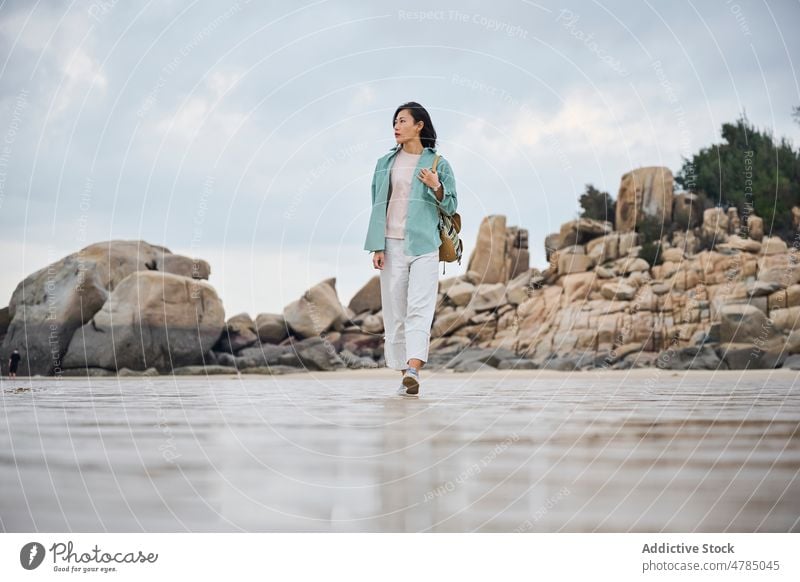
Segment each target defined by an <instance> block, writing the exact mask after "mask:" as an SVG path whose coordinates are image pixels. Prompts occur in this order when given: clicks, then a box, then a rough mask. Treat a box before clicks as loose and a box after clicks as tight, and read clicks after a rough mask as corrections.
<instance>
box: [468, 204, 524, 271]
mask: <svg viewBox="0 0 800 582" xmlns="http://www.w3.org/2000/svg"><path fill="white" fill-rule="evenodd" d="M529 260H530V258H529V254H528V231H527V230H524V229H520V228H518V227H514V226H512V227H506V217H505V216H502V215H491V216H487V217H485V218H484V219H483V220H482V221H481V224H480V227H479V228H478V239H477V241H476V242H475V249H474V250H473V252H472V254H471V255H470V258H469V262H468V263H467V270H468V271H470V272H472V273H473V277H477V278H478V280H479V281H480V282H482V283H506V282H508V281H509V280H510V279H513V278H514V277H516V276H517V275H519V274H520V273H523V272H525V271H527V270H528V265H529Z"/></svg>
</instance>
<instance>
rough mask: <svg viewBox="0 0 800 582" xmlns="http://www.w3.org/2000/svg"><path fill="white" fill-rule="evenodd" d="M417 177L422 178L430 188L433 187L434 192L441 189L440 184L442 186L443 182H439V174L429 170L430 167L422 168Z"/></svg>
mask: <svg viewBox="0 0 800 582" xmlns="http://www.w3.org/2000/svg"><path fill="white" fill-rule="evenodd" d="M417 178H419V179H420V180H422V183H423V184H425V185H426V186H427V187H428V188H431V189H432V190H433V191H434V192H436V191H437V190H438V189H439V186H441V182H439V174H438V173H437V172H433V171H431V170H429V169H428V168H422V169H421V170H420V171H419V174H418V175H417Z"/></svg>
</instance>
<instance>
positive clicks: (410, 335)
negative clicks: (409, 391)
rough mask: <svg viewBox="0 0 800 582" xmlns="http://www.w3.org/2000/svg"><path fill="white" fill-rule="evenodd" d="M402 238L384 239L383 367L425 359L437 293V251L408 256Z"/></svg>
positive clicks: (397, 367)
mask: <svg viewBox="0 0 800 582" xmlns="http://www.w3.org/2000/svg"><path fill="white" fill-rule="evenodd" d="M404 245H405V239H401V238H386V245H385V248H384V265H383V270H382V271H381V275H380V276H381V302H382V304H383V328H384V332H385V334H384V344H383V352H384V357H385V359H386V366H387V367H389V368H393V369H395V370H404V369H406V368H408V361H409V360H410V359H411V358H417V359H419V360H422V361H423V362H426V361H427V360H428V347H429V344H430V338H431V326H432V324H433V314H434V312H435V311H436V298H437V293H438V292H439V250H438V249H437V250H435V251H433V252H431V253H426V254H424V255H418V256H409V255H406V254H405V250H404Z"/></svg>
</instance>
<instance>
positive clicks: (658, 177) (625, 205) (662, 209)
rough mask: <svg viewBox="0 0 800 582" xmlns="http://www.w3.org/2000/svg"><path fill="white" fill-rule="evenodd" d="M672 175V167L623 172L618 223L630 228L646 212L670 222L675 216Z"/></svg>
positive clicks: (625, 228)
mask: <svg viewBox="0 0 800 582" xmlns="http://www.w3.org/2000/svg"><path fill="white" fill-rule="evenodd" d="M672 190H673V178H672V171H670V169H669V168H665V167H661V166H651V167H646V168H637V169H636V170H632V171H630V172H628V173H627V174H625V175H623V176H622V181H621V183H620V186H619V195H618V196H617V213H616V220H615V226H616V229H617V230H618V231H620V232H630V231H632V230H634V228H635V227H636V225H637V224H639V222H641V220H642V218H644V217H645V216H652V217H655V218H658V219H659V220H661V221H663V223H664V224H668V223H669V222H671V220H672Z"/></svg>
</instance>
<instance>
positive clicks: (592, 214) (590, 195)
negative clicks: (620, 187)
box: [579, 184, 616, 225]
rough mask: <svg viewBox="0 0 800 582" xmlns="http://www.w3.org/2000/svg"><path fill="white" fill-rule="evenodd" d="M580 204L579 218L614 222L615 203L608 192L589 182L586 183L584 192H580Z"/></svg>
mask: <svg viewBox="0 0 800 582" xmlns="http://www.w3.org/2000/svg"><path fill="white" fill-rule="evenodd" d="M579 202H580V205H581V208H583V213H582V214H581V218H592V219H594V220H607V221H609V222H610V223H611V224H612V225H613V224H614V214H615V212H616V205H615V203H614V199H613V198H611V196H609V195H608V192H601V191H600V190H598V189H597V188H595V187H594V186H593V185H591V184H586V192H584V193H583V194H581V197H580V200H579Z"/></svg>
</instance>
